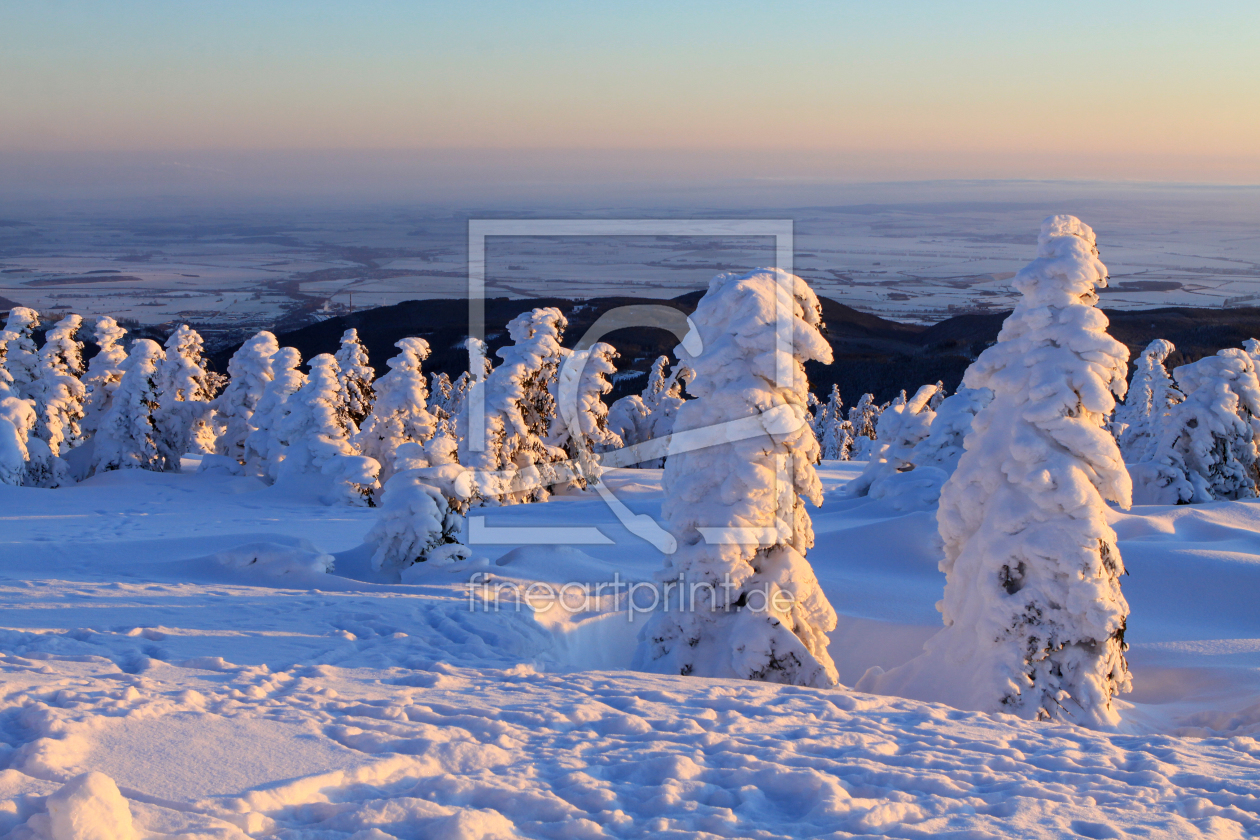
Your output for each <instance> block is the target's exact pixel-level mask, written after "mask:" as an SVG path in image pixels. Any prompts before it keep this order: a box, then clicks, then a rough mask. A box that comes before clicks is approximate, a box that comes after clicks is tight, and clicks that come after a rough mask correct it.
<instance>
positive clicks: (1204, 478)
mask: <svg viewBox="0 0 1260 840" xmlns="http://www.w3.org/2000/svg"><path fill="white" fill-rule="evenodd" d="M1173 377H1174V378H1175V379H1176V382H1177V385H1178V386H1179V388H1180V391H1181V393H1183V394H1184V395H1185V398H1184V400H1183V401H1182V402H1180V403H1178V404H1175V405H1173V406H1172V407H1171V408H1169V409H1168V411H1167V412H1166V413H1165V414H1164V415H1163V416H1162V418H1160V419H1159V420H1158V422H1157V423H1156V424H1154V428H1153V429H1152V432H1153V436H1154V443H1153V444H1152V445H1151V447H1150V448H1149V450H1148V455H1147V458H1146V459H1144V460H1143V461H1142V462H1139V463H1138V464H1136V465H1135V466H1134V473H1135V474H1136V475H1137V476H1138V479H1137V484H1138V487H1136V488H1135V495H1136V496H1137V497H1138V500H1139V501H1140V502H1144V503H1147V504H1184V503H1191V502H1209V501H1212V500H1213V499H1252V498H1255V497H1256V495H1257V477H1258V472H1257V460H1256V444H1255V441H1256V437H1257V434H1256V433H1257V431H1260V422H1258V421H1257V419H1256V418H1257V417H1258V416H1260V381H1258V380H1257V377H1256V368H1255V363H1254V362H1253V361H1252V358H1251V356H1250V355H1248V354H1247V353H1245V352H1244V351H1242V350H1238V349H1236V348H1232V347H1231V348H1226V349H1224V350H1221V351H1220V352H1219V353H1218V354H1217V355H1215V356H1207V357H1205V358H1202V359H1200V360H1199V361H1197V362H1194V363H1192V364H1188V365H1182V366H1181V367H1179V368H1177V369H1176V370H1174V371H1173Z"/></svg>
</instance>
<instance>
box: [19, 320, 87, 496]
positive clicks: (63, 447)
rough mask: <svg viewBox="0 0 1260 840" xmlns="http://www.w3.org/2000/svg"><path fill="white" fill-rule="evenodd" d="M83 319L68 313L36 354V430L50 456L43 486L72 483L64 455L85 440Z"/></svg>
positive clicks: (32, 387) (33, 385) (32, 391)
mask: <svg viewBox="0 0 1260 840" xmlns="http://www.w3.org/2000/svg"><path fill="white" fill-rule="evenodd" d="M82 326H83V319H82V318H80V317H79V316H78V315H67V316H66V317H65V318H63V319H61V320H60V321H58V322H57V323H56V324H54V325H53V326H52V328H51V329H49V330H48V333H47V335H45V336H44V346H43V347H41V348H40V350H39V354H38V356H37V363H38V371H39V372H38V376H37V378H36V380H35V381H34V382H32V383H31V384H30V386H29V391H30V395H31V396H32V397H33V398H34V399H35V414H36V416H37V417H38V421H37V423H36V426H35V433H36V434H37V435H39V438H40V439H41V440H42V441H44V443H45V444H47V446H48V451H49V453H50V456H51V458H50V460H49V462H48V467H47V470H46V474H45V475H44V476H43V477H42V479H41V481H40V486H42V487H60V486H62V485H64V484H67V483H70V482H71V481H72V479H71V478H70V469H69V467H68V465H67V464H66V462H65V460H64V456H65V455H66V454H67V453H68V452H69V451H70V450H71V449H73V448H74V447H76V446H78V445H79V444H80V443H82V442H83V430H82V428H81V427H80V425H79V424H80V421H82V419H83V401H84V398H85V397H86V396H87V389H85V388H84V387H83V383H82V382H81V381H80V380H79V377H81V376H82V375H83V353H82V351H83V342H81V341H79V340H78V334H79V329H80V327H82Z"/></svg>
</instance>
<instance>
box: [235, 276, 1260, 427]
mask: <svg viewBox="0 0 1260 840" xmlns="http://www.w3.org/2000/svg"><path fill="white" fill-rule="evenodd" d="M701 294H702V293H701V292H698V291H697V292H691V293H688V294H686V295H682V296H680V297H677V298H673V299H671V300H645V299H643V298H638V297H635V298H630V297H606V298H591V299H588V300H583V301H573V300H562V299H558V298H528V299H522V298H514V299H513V298H494V299H490V300H487V301H486V305H485V309H486V335H487V338H488V340H489V343H490V347H491V351H493V350H496V349H498V348H499V347H502V346H503V345H504V344H506V343H507V342H508V336H507V328H506V325H507V323H508V321H510V320H511V319H512V318H514V317H516V316H517V315H518V314H520V313H521V312H524V311H526V310H529V309H533V308H535V307H539V306H556V307H559V308H560V309H561V310H562V311H563V312H564V313H565V315H566V316H567V317H568V319H569V329H568V331H567V333H566V335H565V343H566V344H567V345H570V346H571V345H572V344H574V343H575V342H577V341H578V340H579V339H580V338H581V336H582V335H583V334H584V333H585V332H586V330H587V329H588V328H589V327H590V326H591V325H592V324H593V323H594V322H595V320H596V319H597V318H598V317H599V316H600V315H602V314H603V313H604V312H606V311H608V310H610V309H614V308H616V307H619V306H627V305H632V304H647V303H654V304H663V305H666V306H671V307H674V308H677V309H679V310H681V311H683V312H685V313H690V312H692V311H693V310H694V309H695V306H696V302H697V301H698V300H699V299H700V296H701ZM822 305H823V320H824V321H825V322H826V325H827V327H826V330H825V333H826V335H827V338H828V340H829V341H830V342H831V346H832V350H833V352H834V353H835V363H834V364H832V365H829V366H826V365H818V364H812V363H811V364H810V365H809V366H808V367H809V375H810V381H811V383H812V385H813V390H814V392H815V393H817V394H818V395H819V396H822V395H824V394H825V393H827V392H829V391H830V390H831V384H832V383H833V382H836V383H839V385H840V393H841V395H842V396H843V397H844V401H845V403H846V404H848V405H852V404H853V403H854V402H855V401H856V400H857V399H858V397H860V396H861V395H862V394H863V393H864V392H867V391H870V392H871V393H873V394H875V396H876V398H877V399H879V400H880V401H885V400H889V399H891V398H892V397H894V396H896V394H897V392H898V391H899V390H901V389H903V388H905V389H908V390H913V389H914V388H916V387H918V386H919V385H921V384H923V383H926V382H935V381H936V380H938V379H940V380H943V381H944V382H945V385H946V386H947V387H949V388H950V389H951V390H952V389H953V388H955V387H957V385H958V383H959V381H960V380H961V378H962V374H963V371H964V370H966V368H967V365H968V364H970V363H971V360H972V359H973V358H975V355H976V354H977V353H979V352H980V351H981V350H983V349H984V347H985V346H987V345H988V344H989V343H991V342H993V341H994V340H995V339H996V338H997V334H998V330H1000V329H1001V326H1002V321H1003V320H1005V318H1006V316H1007V315H1008V314H1009V313H1007V312H986V313H971V314H965V315H958V316H955V317H953V318H949V319H947V320H945V321H941V322H940V323H937V324H933V325H932V326H929V327H925V326H920V325H914V324H902V323H898V322H896V321H889V320H885V319H883V318H880V317H878V316H876V315H870V314H868V313H865V312H858V311H857V310H856V309H853V308H851V307H848V306H845V305H843V304H841V303H837V302H835V301H833V300H829V299H826V298H823V299H822ZM1104 311H1105V312H1106V314H1107V317H1108V318H1109V319H1110V320H1111V328H1110V332H1111V334H1112V335H1113V336H1115V337H1116V338H1117V339H1119V340H1120V341H1122V342H1124V343H1125V344H1126V345H1127V346H1128V347H1129V351H1130V353H1131V354H1132V356H1133V357H1136V356H1137V354H1138V353H1139V352H1140V351H1141V350H1142V349H1143V348H1144V347H1145V346H1146V345H1147V344H1148V343H1149V342H1150V341H1151V340H1152V339H1155V338H1166V339H1168V340H1169V341H1171V342H1172V343H1173V344H1175V345H1176V346H1177V352H1176V353H1174V354H1173V355H1172V356H1171V357H1170V358H1169V360H1168V366H1169V368H1170V369H1171V368H1173V367H1176V366H1177V365H1180V364H1184V363H1185V362H1189V361H1194V360H1196V359H1199V358H1201V357H1203V356H1206V355H1210V354H1212V353H1215V352H1216V351H1217V350H1219V349H1220V348H1222V347H1238V346H1240V345H1241V343H1242V342H1243V341H1244V340H1246V339H1248V338H1252V337H1257V338H1260V308H1254V307H1251V308H1239V309H1193V308H1167V309H1150V310H1141V311H1114V310H1104ZM350 327H354V328H356V329H357V330H358V331H359V336H360V338H361V339H362V340H363V343H364V344H365V345H366V346H367V349H368V353H369V355H370V357H371V360H372V364H373V365H374V366H375V367H376V369H377V375H378V376H379V375H381V374H383V373H384V372H385V371H386V366H385V361H386V359H388V358H390V357H391V356H393V355H394V354H395V352H396V351H395V349H394V347H393V344H394V342H395V341H397V340H398V339H400V338H403V337H405V336H411V335H414V336H420V337H421V338H424V339H426V340H428V342H429V344H430V346H431V347H432V350H433V355H432V357H431V358H430V360H429V361H428V363H427V364H426V368H427V369H428V370H433V371H438V370H440V371H445V372H446V373H447V374H449V375H450V376H451V377H452V378H454V377H455V376H457V375H458V374H459V373H460V372H462V371H463V370H465V369H466V368H467V366H468V354H467V351H466V350H465V349H464V347H463V342H464V339H465V337H466V336H467V334H468V304H467V302H466V301H463V300H450V299H439V300H412V301H405V302H403V303H399V304H397V305H394V306H384V307H380V308H378V309H367V310H363V311H361V312H355V313H353V314H350V315H345V316H340V317H337V318H330V319H329V320H327V321H322V322H320V323H318V324H312V325H310V326H307V327H303V328H301V329H298V330H293V331H291V332H285V333H281V334H279V335H278V338H279V340H280V343H281V344H282V345H290V346H293V347H296V348H297V349H298V350H300V351H301V353H302V357H303V358H310V357H311V356H313V355H315V354H317V353H332V352H334V351H335V350H336V349H337V346H338V340H339V339H340V337H341V334H342V332H343V331H344V330H346V329H348V328H350ZM604 340H605V341H608V342H609V343H611V344H613V345H614V346H616V347H617V349H618V350H619V351H620V352H621V359H620V360H619V361H618V366H619V369H620V370H621V371H623V372H625V371H642V372H646V371H647V370H648V369H649V368H650V367H651V364H652V361H653V360H654V359H655V358H656V357H657V356H658V355H660V354H662V353H670V354H671V355H672V353H671V351H672V350H673V347H674V345H675V344H677V340H676V339H675V338H674V336H673V335H671V334H670V333H668V332H666V331H664V330H660V329H653V328H635V329H629V330H622V331H619V332H615V333H611V334H609V335H608V336H605V337H604ZM234 350H235V348H230V349H228V350H227V351H224V352H223V353H220V354H218V355H217V356H216V357H215V359H214V366H215V368H216V369H217V370H226V368H227V359H228V357H229V356H230V355H231V353H232V352H233V351H234ZM643 383H644V380H643V378H642V377H637V378H635V377H631V378H624V377H622V378H619V382H618V386H617V390H616V391H615V392H614V394H613V395H611V396H610V399H613V398H615V397H619V396H622V395H624V394H627V393H634V392H637V391H639V390H641V389H642V387H643Z"/></svg>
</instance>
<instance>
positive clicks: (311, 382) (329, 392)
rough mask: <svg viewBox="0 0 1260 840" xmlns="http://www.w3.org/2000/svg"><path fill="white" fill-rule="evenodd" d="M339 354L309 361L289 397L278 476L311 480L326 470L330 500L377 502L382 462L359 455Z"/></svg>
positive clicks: (303, 480)
mask: <svg viewBox="0 0 1260 840" xmlns="http://www.w3.org/2000/svg"><path fill="white" fill-rule="evenodd" d="M338 372H339V371H338V370H337V360H336V359H334V358H333V357H332V356H330V355H328V354H326V353H325V354H321V355H318V356H316V357H314V358H313V359H311V361H310V374H309V375H308V376H307V378H306V382H305V383H303V385H302V387H301V388H298V390H297V391H296V392H295V393H294V394H293V395H292V396H290V397H289V398H288V399H287V400H285V406H286V409H287V411H288V414H287V416H286V417H285V418H284V420H283V421H282V422H281V428H280V433H281V435H283V437H284V440H285V441H286V442H287V443H288V448H287V449H286V450H285V455H284V461H283V462H281V464H280V467H279V480H280V481H287V482H297V483H302V484H304V483H306V482H307V481H308V477H309V476H311V475H316V474H322V475H324V476H326V477H327V478H328V479H329V480H330V482H331V484H332V492H331V493H330V494H329V496H328V497H327V498H326V501H333V500H337V501H342V502H346V503H349V504H355V505H370V504H372V494H373V493H374V492H376V491H377V490H379V489H380V485H379V484H378V483H377V476H378V475H379V473H380V464H379V463H378V462H377V461H376V460H375V459H372V458H366V457H363V456H360V455H359V453H358V451H357V450H356V449H355V448H354V445H353V444H352V443H351V434H352V433H353V431H354V422H353V421H352V420H351V419H350V415H349V414H348V413H347V412H346V406H345V403H344V402H343V401H342V400H341V398H340V396H339V393H340V386H339V384H338V379H337V374H338Z"/></svg>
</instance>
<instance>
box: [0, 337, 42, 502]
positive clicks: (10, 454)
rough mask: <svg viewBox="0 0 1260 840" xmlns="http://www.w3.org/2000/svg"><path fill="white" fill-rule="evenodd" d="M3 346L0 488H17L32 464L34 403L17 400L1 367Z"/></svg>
mask: <svg viewBox="0 0 1260 840" xmlns="http://www.w3.org/2000/svg"><path fill="white" fill-rule="evenodd" d="M6 350H7V347H6V345H5V344H4V343H3V342H2V341H0V484H7V485H10V486H12V487H17V486H19V485H21V484H23V483H24V482H25V481H26V476H27V469H28V465H29V463H30V460H31V454H30V450H29V448H28V447H27V442H28V441H29V440H30V437H31V432H32V431H33V430H34V429H35V421H36V416H35V403H34V401H32V400H24V399H21V398H20V397H18V395H17V392H16V391H15V390H13V388H12V387H11V383H12V381H13V380H12V378H11V377H10V376H9V372H8V370H6V369H5V367H4V354H5V351H6Z"/></svg>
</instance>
